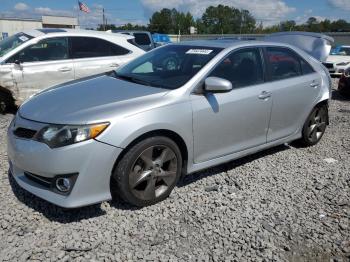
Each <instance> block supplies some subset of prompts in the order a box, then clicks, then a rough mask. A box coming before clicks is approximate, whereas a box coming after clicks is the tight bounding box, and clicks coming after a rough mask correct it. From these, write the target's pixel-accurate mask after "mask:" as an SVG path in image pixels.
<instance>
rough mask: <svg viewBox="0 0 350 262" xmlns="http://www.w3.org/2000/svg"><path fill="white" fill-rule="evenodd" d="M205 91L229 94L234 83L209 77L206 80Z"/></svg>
mask: <svg viewBox="0 0 350 262" xmlns="http://www.w3.org/2000/svg"><path fill="white" fill-rule="evenodd" d="M204 90H205V91H207V92H213V93H222V92H229V91H231V90H232V83H231V82H230V81H228V80H226V79H223V78H219V77H208V78H207V79H205V83H204Z"/></svg>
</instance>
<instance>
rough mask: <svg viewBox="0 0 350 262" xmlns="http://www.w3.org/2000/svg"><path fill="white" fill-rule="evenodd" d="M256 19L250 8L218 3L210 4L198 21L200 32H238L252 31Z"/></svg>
mask: <svg viewBox="0 0 350 262" xmlns="http://www.w3.org/2000/svg"><path fill="white" fill-rule="evenodd" d="M255 24H256V21H255V19H254V17H253V16H252V15H251V14H250V13H249V11H248V10H239V9H236V8H234V7H229V6H224V5H218V6H216V7H215V6H209V7H208V8H207V9H206V10H205V12H204V14H203V16H202V19H201V20H200V21H197V26H198V33H205V34H237V33H249V32H250V33H252V32H253V31H254V29H255Z"/></svg>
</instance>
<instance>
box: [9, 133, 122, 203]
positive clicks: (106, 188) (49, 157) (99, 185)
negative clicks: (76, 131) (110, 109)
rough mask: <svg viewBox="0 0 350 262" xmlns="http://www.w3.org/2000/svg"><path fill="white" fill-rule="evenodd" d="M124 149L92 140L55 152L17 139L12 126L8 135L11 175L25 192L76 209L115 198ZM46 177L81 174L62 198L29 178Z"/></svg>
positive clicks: (27, 140)
mask: <svg viewBox="0 0 350 262" xmlns="http://www.w3.org/2000/svg"><path fill="white" fill-rule="evenodd" d="M121 150H122V149H121V148H117V147H114V146H111V145H107V144H104V143H101V142H98V141H96V140H89V141H85V142H81V143H77V144H74V145H70V146H65V147H61V148H56V149H51V148H49V147H48V146H47V145H46V144H43V143H40V142H36V141H34V140H30V139H22V138H18V137H16V136H15V135H14V134H13V132H12V130H11V127H10V128H9V130H8V133H7V152H8V158H9V163H10V172H11V174H12V176H13V177H14V179H15V180H16V182H17V183H18V184H19V186H21V187H22V188H23V189H25V190H27V191H29V192H30V193H32V194H34V195H36V196H38V197H40V198H42V199H45V200H47V201H49V202H51V203H53V204H55V205H58V206H61V207H64V208H76V207H81V206H86V205H90V204H94V203H99V202H102V201H105V200H109V199H111V193H110V177H111V174H112V169H113V166H114V164H115V161H116V159H117V157H118V155H119V154H120V153H121ZM25 173H31V174H35V175H38V176H41V177H45V178H53V177H55V176H57V175H65V174H78V177H77V180H76V182H75V184H74V186H73V188H72V190H71V192H70V193H69V195H62V194H59V193H57V192H54V191H53V190H50V189H49V188H46V187H44V186H42V185H40V184H39V183H36V182H34V181H32V180H30V179H28V177H27V176H26V175H25Z"/></svg>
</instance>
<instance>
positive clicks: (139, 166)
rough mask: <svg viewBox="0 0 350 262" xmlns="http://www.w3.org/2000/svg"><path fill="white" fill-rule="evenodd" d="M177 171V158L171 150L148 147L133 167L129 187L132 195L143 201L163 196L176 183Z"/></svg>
mask: <svg viewBox="0 0 350 262" xmlns="http://www.w3.org/2000/svg"><path fill="white" fill-rule="evenodd" d="M177 169H178V166H177V157H176V154H175V152H174V151H173V150H172V149H171V148H169V147H167V146H164V145H158V146H151V147H148V148H147V149H145V150H144V151H143V152H142V153H141V154H140V155H139V156H138V158H137V159H136V161H135V162H134V164H133V165H132V167H131V170H130V174H129V187H130V189H131V192H132V194H134V195H135V196H136V197H137V198H139V199H142V200H153V199H155V198H158V197H160V196H162V195H163V194H165V193H166V192H167V191H168V189H169V188H170V187H171V186H172V185H173V184H174V183H175V181H176V174H177Z"/></svg>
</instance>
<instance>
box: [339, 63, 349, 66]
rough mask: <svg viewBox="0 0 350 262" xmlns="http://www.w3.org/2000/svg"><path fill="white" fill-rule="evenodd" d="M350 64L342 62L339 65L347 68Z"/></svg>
mask: <svg viewBox="0 0 350 262" xmlns="http://www.w3.org/2000/svg"><path fill="white" fill-rule="evenodd" d="M348 64H350V62H341V63H338V64H337V65H338V66H346V65H348Z"/></svg>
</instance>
